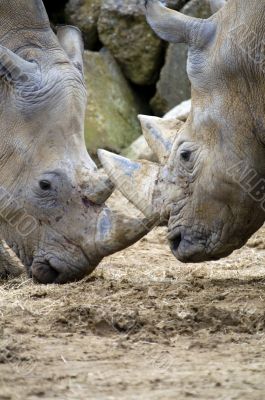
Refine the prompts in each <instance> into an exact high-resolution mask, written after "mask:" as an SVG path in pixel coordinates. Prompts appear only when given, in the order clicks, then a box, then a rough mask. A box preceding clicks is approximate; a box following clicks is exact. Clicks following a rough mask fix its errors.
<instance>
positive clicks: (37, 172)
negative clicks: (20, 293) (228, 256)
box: [0, 0, 146, 283]
mask: <svg viewBox="0 0 265 400" xmlns="http://www.w3.org/2000/svg"><path fill="white" fill-rule="evenodd" d="M0 22H1V23H0V43H1V46H0V77H1V80H0V113H1V118H0V135H1V144H0V170H1V177H0V189H1V190H0V206H1V212H0V236H1V238H4V239H5V240H6V242H7V244H8V245H9V247H11V248H12V249H13V250H14V251H15V253H16V254H17V255H18V256H19V258H20V259H21V260H22V262H23V263H24V264H25V265H26V266H27V269H28V272H29V274H30V275H32V276H33V278H34V279H35V280H36V281H38V282H42V283H52V282H55V283H65V282H69V281H75V280H77V279H81V278H82V277H84V276H85V275H87V274H88V273H90V272H91V271H92V270H93V269H94V268H95V266H96V265H97V264H98V263H99V261H100V260H101V259H102V258H103V257H104V256H106V255H108V254H111V253H113V252H114V251H117V250H120V249H122V248H124V247H126V246H128V245H130V244H132V243H133V242H135V241H136V240H138V239H139V238H140V237H141V236H143V235H144V234H145V233H146V226H145V225H144V223H142V222H143V221H138V220H134V219H131V220H130V219H129V218H126V217H123V216H119V215H116V214H115V213H113V212H111V211H110V210H109V209H108V208H107V207H106V206H105V204H104V202H105V200H106V199H107V198H108V197H109V195H110V194H111V192H112V191H113V185H111V184H110V182H109V180H108V179H107V178H105V177H102V176H100V174H99V172H98V171H97V168H96V166H95V164H94V162H93V161H92V160H91V158H90V157H89V155H88V153H87V151H86V147H85V142H84V114H85V107H86V99H87V94H86V87H85V84H84V77H83V72H82V68H83V65H82V52H83V43H82V39H81V35H80V32H79V31H78V30H76V29H75V28H73V27H61V28H59V30H58V34H57V36H56V35H55V34H54V33H53V32H52V30H51V28H50V25H49V21H48V17H47V15H46V12H45V9H44V6H43V4H42V1H41V0H17V1H16V0H12V1H9V0H3V1H1V3H0ZM7 197H8V201H6V200H7ZM22 214H23V215H22ZM21 215H22V216H21Z"/></svg>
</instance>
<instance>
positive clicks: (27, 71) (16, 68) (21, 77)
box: [0, 46, 39, 84]
mask: <svg viewBox="0 0 265 400" xmlns="http://www.w3.org/2000/svg"><path fill="white" fill-rule="evenodd" d="M38 72H39V69H38V66H37V64H36V63H34V62H29V61H26V60H24V59H23V58H21V57H19V56H18V55H17V54H15V53H13V52H12V51H11V50H9V49H7V48H6V47H4V46H0V77H1V78H5V79H6V80H7V81H9V82H12V83H15V84H16V83H20V84H26V82H28V81H32V80H34V79H36V78H37V76H38Z"/></svg>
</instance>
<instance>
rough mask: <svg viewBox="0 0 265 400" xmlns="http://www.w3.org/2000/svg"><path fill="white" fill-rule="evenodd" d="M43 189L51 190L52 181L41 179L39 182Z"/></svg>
mask: <svg viewBox="0 0 265 400" xmlns="http://www.w3.org/2000/svg"><path fill="white" fill-rule="evenodd" d="M39 185H40V188H41V190H50V189H51V182H50V181H47V180H41V181H40V182H39Z"/></svg>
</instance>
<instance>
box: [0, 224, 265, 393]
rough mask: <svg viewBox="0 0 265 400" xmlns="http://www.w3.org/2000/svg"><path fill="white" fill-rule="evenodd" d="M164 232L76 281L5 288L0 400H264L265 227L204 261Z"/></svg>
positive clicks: (0, 310)
mask: <svg viewBox="0 0 265 400" xmlns="http://www.w3.org/2000/svg"><path fill="white" fill-rule="evenodd" d="M165 233H166V231H165V228H157V229H155V230H154V231H153V232H151V233H150V234H149V235H148V236H147V237H146V238H144V239H143V240H142V241H140V242H139V243H137V244H136V245H135V246H133V247H131V248H129V249H127V250H126V251H123V252H121V253H118V254H116V255H114V256H112V257H109V258H106V259H105V260H104V261H103V262H102V264H101V265H100V267H99V268H98V269H97V271H96V272H95V273H94V274H93V275H91V276H90V277H88V278H86V279H84V280H83V281H82V282H79V283H75V284H69V285H65V286H54V285H49V286H40V285H34V284H33V283H32V282H31V281H30V280H28V279H27V278H26V276H22V277H21V278H17V279H15V280H12V281H9V282H7V283H2V284H0V400H9V399H12V400H13V399H14V400H15V399H23V400H24V399H30V400H35V399H41V398H43V399H62V400H65V399H70V400H74V399H76V400H83V399H93V400H97V399H100V400H111V399H115V400H116V399H119V400H121V399H122V400H123V399H124V400H125V399H126V400H136V399H137V400H138V399H144V400H149V399H150V400H151V399H152V400H171V399H172V400H173V399H174V400H182V399H202V400H207V399H210V400H214V399H218V400H230V399H231V400H232V399H233V400H235V399H238V400H258V399H259V400H264V398H265V336H264V333H265V307H264V305H265V264H264V262H265V228H263V229H262V230H261V231H260V232H258V233H257V234H256V235H255V236H254V237H253V238H252V239H251V240H250V241H249V243H248V245H247V246H245V247H244V248H243V249H241V250H240V251H237V252H235V253H234V254H233V255H232V256H231V257H229V258H227V259H225V260H222V261H218V262H213V263H209V264H208V263H205V264H199V265H195V266H194V265H181V264H180V263H178V262H177V261H176V260H175V259H174V258H173V256H172V255H171V254H170V252H169V250H168V248H167V245H166V240H165V236H166V235H165Z"/></svg>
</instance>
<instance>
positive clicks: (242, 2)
mask: <svg viewBox="0 0 265 400" xmlns="http://www.w3.org/2000/svg"><path fill="white" fill-rule="evenodd" d="M211 3H212V8H213V10H214V11H216V10H217V8H219V7H220V6H223V7H222V8H221V9H220V10H219V11H218V12H216V13H215V14H214V15H213V16H212V17H210V18H209V19H206V20H202V19H197V18H192V17H189V16H186V15H182V14H181V13H179V12H176V11H173V10H170V9H168V8H166V7H164V6H163V5H162V4H161V3H159V1H157V0H149V1H146V7H147V20H148V22H149V24H150V25H151V26H152V28H153V29H154V30H155V31H156V32H157V34H158V35H159V36H160V37H162V38H163V39H165V40H168V41H171V42H185V43H188V45H189V53H188V64H187V71H188V75H189V79H190V81H191V85H192V107H191V112H190V115H189V118H188V120H187V121H186V122H185V123H181V122H177V121H175V127H174V121H172V120H171V121H166V120H161V121H160V120H159V119H157V118H154V117H142V118H141V120H142V125H143V131H144V134H145V136H146V139H147V141H148V143H149V145H150V146H151V147H152V148H153V150H154V151H155V152H156V153H157V155H158V158H159V160H160V162H161V164H162V165H158V164H154V163H150V162H130V161H129V160H125V159H122V158H121V157H119V156H115V155H112V154H110V153H107V152H104V151H100V153H99V155H100V158H101V161H102V163H103V165H104V167H105V169H106V171H107V172H108V173H109V176H110V177H111V179H112V180H113V182H115V183H116V184H117V186H118V188H119V189H120V191H121V192H122V193H123V194H124V195H125V196H126V197H127V198H128V199H130V200H131V201H132V202H133V203H134V204H135V205H136V206H137V207H138V208H139V209H141V210H142V211H143V212H144V213H145V214H146V216H148V217H150V216H152V215H153V216H156V217H157V219H158V220H159V219H164V218H165V219H166V220H168V221H169V222H168V226H169V241H170V246H171V249H172V251H173V253H174V255H175V256H176V257H177V258H178V259H179V260H181V261H183V262H201V261H204V260H215V259H218V258H220V257H225V256H227V255H229V254H230V253H231V252H232V251H233V250H235V249H237V248H239V247H241V246H242V245H243V244H244V243H245V242H246V241H247V239H248V238H249V237H250V236H251V235H252V234H253V233H254V232H255V231H256V230H257V229H258V228H259V227H260V226H261V225H262V224H263V223H264V220H265V40H264V37H265V36H264V34H265V0H252V1H249V0H229V1H228V2H227V3H226V4H225V2H224V1H222V0H214V1H212V2H211ZM121 171H123V173H121ZM117 177H118V178H117ZM136 193H137V195H136Z"/></svg>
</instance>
